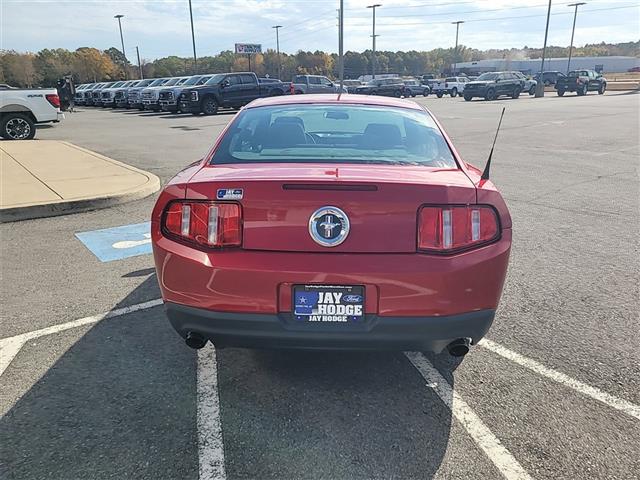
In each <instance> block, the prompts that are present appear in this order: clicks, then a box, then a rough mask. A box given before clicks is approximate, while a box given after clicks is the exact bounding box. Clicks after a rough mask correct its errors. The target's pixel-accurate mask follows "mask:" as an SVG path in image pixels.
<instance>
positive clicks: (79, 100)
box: [73, 83, 95, 105]
mask: <svg viewBox="0 0 640 480" xmlns="http://www.w3.org/2000/svg"><path fill="white" fill-rule="evenodd" d="M94 85H95V83H83V84H81V85H78V86H77V87H76V93H75V94H74V95H73V103H74V104H76V105H84V96H85V94H86V93H87V92H88V91H89V90H91V87H93V86H94Z"/></svg>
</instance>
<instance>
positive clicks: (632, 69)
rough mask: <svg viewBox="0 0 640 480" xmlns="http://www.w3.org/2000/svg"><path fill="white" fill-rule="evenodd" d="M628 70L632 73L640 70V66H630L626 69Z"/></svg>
mask: <svg viewBox="0 0 640 480" xmlns="http://www.w3.org/2000/svg"><path fill="white" fill-rule="evenodd" d="M627 71H628V72H633V73H637V72H640V67H631V68H630V69H629V70H627Z"/></svg>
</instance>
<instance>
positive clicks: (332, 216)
mask: <svg viewBox="0 0 640 480" xmlns="http://www.w3.org/2000/svg"><path fill="white" fill-rule="evenodd" d="M349 228H350V225H349V217H347V214H346V213H344V212H343V211H342V210H340V209H339V208H337V207H322V208H319V209H318V210H316V211H315V212H313V214H312V215H311V218H310V219H309V234H310V235H311V238H313V240H314V242H316V243H317V244H318V245H322V246H323V247H336V246H338V245H340V244H341V243H342V242H344V241H345V240H346V238H347V235H349Z"/></svg>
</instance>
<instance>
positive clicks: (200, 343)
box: [184, 332, 207, 350]
mask: <svg viewBox="0 0 640 480" xmlns="http://www.w3.org/2000/svg"><path fill="white" fill-rule="evenodd" d="M184 341H185V342H186V344H187V346H188V347H191V348H194V349H196V350H199V349H201V348H202V347H204V346H205V345H206V344H207V339H206V338H204V337H203V336H202V335H200V334H199V333H195V332H189V333H187V336H186V337H185V339H184Z"/></svg>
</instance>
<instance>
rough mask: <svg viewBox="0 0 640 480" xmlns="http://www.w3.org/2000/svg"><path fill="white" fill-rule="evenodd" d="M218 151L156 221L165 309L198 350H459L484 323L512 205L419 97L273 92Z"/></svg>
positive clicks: (189, 174) (166, 198)
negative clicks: (457, 148)
mask: <svg viewBox="0 0 640 480" xmlns="http://www.w3.org/2000/svg"><path fill="white" fill-rule="evenodd" d="M215 145H216V147H215V148H214V149H213V150H212V151H211V152H210V153H209V154H207V156H206V157H205V158H204V159H203V160H201V161H199V162H197V163H195V164H193V165H191V166H189V167H187V168H186V169H185V170H183V171H182V172H180V173H179V174H178V175H177V176H176V177H174V178H173V179H172V180H170V181H169V183H168V184H167V185H166V186H165V188H164V190H163V191H162V192H161V193H160V195H159V198H158V200H157V202H156V205H155V207H154V209H153V213H152V217H151V241H152V247H153V252H154V260H155V265H156V273H157V279H158V284H159V286H160V290H161V294H162V298H163V300H164V307H165V312H166V314H167V316H168V317H169V320H170V322H171V324H172V326H173V327H174V329H175V330H176V331H177V332H178V333H179V334H180V335H181V336H182V337H183V338H184V339H185V340H186V343H187V345H188V346H190V347H192V348H202V347H204V346H205V344H206V343H207V341H209V340H210V341H212V342H213V343H214V344H215V345H216V346H221V347H223V346H238V347H258V348H264V347H276V348H282V347H285V348H286V347H293V348H321V349H332V348H336V349H349V348H358V349H363V348H364V349H393V350H403V351H404V350H411V351H431V352H440V351H442V350H445V349H446V350H448V351H449V353H450V354H451V355H456V356H462V355H464V354H466V353H467V352H468V351H469V345H470V344H477V343H478V342H479V341H480V339H481V338H482V337H483V336H484V335H485V334H486V332H487V331H488V330H489V328H490V326H491V323H492V322H493V318H494V315H495V311H496V308H497V307H498V303H499V299H500V296H501V292H502V286H503V283H504V280H505V277H506V272H507V266H508V260H509V251H510V247H511V218H510V215H509V211H508V210H507V206H506V204H505V202H504V200H503V198H502V196H501V195H500V193H499V192H498V191H497V189H496V187H495V186H494V185H493V184H492V182H491V181H490V180H482V181H481V172H480V170H478V169H477V168H476V167H473V166H470V165H469V164H467V163H465V162H464V161H463V160H462V159H461V158H459V156H458V154H457V153H455V149H454V147H453V145H452V144H451V142H450V140H448V139H447V137H446V136H445V135H444V133H443V131H442V130H441V127H439V126H438V124H437V123H436V121H435V119H434V117H433V116H432V115H431V114H430V113H429V112H428V111H426V110H425V109H424V108H423V107H422V106H420V105H418V104H415V103H413V102H405V101H403V100H399V99H392V98H381V97H371V96H368V97H363V96H356V95H343V96H339V95H333V96H330V95H313V96H312V98H309V99H307V98H304V99H303V98H301V97H297V96H293V95H291V96H283V97H276V98H268V99H266V98H265V99H261V100H256V101H255V102H253V103H252V104H251V105H249V106H247V107H246V108H244V109H242V111H241V112H240V113H239V114H238V115H236V116H235V118H234V119H232V120H231V123H230V125H229V127H228V128H227V129H225V130H224V133H222V134H221V137H220V138H219V139H218V140H217V141H216V142H215ZM319 164H320V165H322V167H323V168H318V165H319ZM338 187H340V188H338ZM363 190H367V192H366V194H364V193H363ZM381 212H384V215H382V214H381ZM381 232H386V233H385V234H381Z"/></svg>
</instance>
